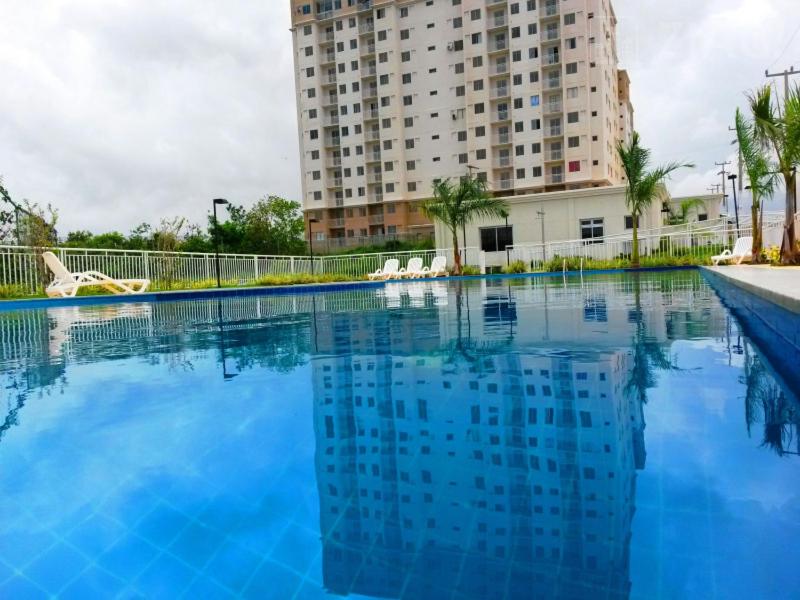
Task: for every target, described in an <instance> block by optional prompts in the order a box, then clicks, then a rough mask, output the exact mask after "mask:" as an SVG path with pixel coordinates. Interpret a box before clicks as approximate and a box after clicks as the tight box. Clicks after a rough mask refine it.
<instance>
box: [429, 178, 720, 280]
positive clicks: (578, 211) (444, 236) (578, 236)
mask: <svg viewBox="0 0 800 600" xmlns="http://www.w3.org/2000/svg"><path fill="white" fill-rule="evenodd" d="M692 197H693V198H694V197H696V198H699V199H700V200H702V201H703V203H704V206H705V208H693V209H692V210H691V211H689V221H690V222H698V221H707V220H715V219H718V218H719V217H720V208H721V203H722V196H721V195H701V196H692ZM686 199H687V198H670V196H669V193H668V192H667V191H666V189H665V190H664V191H663V193H662V196H661V198H660V199H659V200H657V201H655V202H653V205H652V206H651V207H650V209H649V210H647V211H646V212H645V213H644V214H643V215H642V216H641V217H640V222H639V229H640V230H652V229H657V228H659V227H662V226H664V225H665V223H666V222H667V218H668V216H669V215H668V214H667V213H666V212H665V211H664V205H665V203H669V206H670V209H671V210H672V211H673V213H677V212H678V207H679V206H680V203H681V202H682V201H684V200H686ZM505 200H506V202H507V203H508V207H509V215H508V219H501V218H493V219H479V220H476V221H473V222H472V223H470V224H469V225H467V227H466V230H465V231H460V232H459V243H460V244H461V245H462V246H466V247H467V248H469V249H470V250H469V251H468V254H467V262H468V263H470V264H477V263H478V260H477V256H475V254H474V252H475V249H478V250H481V251H483V252H485V258H486V266H487V267H489V268H491V267H500V266H503V265H505V264H506V261H507V260H508V256H507V253H506V248H507V247H509V246H514V247H520V246H525V245H533V244H542V243H543V242H544V243H545V244H548V245H549V244H553V243H554V242H567V241H571V242H574V243H576V244H578V245H580V244H596V243H599V242H600V241H601V240H603V239H606V238H611V237H615V236H623V235H625V234H626V233H631V230H632V228H633V218H632V217H631V215H630V211H629V210H628V207H627V205H626V203H625V186H605V187H597V188H591V189H580V190H567V191H561V192H551V193H541V194H528V195H520V196H510V197H508V198H506V199H505ZM465 235H466V240H465V239H464V236H465ZM451 237H452V236H451V234H450V232H449V230H448V229H447V228H446V227H444V226H443V225H442V224H441V223H437V224H436V244H437V247H439V248H449V247H451V246H452V239H451ZM625 248H626V251H628V252H629V251H630V250H629V249H628V247H627V246H625ZM470 251H471V252H472V253H473V256H469V252H470ZM609 258H610V256H609Z"/></svg>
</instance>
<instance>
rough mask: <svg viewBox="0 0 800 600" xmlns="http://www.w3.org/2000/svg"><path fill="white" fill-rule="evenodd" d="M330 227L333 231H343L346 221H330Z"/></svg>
mask: <svg viewBox="0 0 800 600" xmlns="http://www.w3.org/2000/svg"><path fill="white" fill-rule="evenodd" d="M328 227H330V228H331V229H341V228H342V227H344V219H328Z"/></svg>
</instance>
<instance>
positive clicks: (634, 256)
mask: <svg viewBox="0 0 800 600" xmlns="http://www.w3.org/2000/svg"><path fill="white" fill-rule="evenodd" d="M638 220H639V215H633V248H632V250H631V266H632V267H633V268H634V269H638V268H639V223H637V221H638Z"/></svg>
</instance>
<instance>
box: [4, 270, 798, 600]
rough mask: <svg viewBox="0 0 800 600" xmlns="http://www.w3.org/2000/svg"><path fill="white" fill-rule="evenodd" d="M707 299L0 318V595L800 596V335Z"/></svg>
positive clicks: (229, 302) (510, 284)
mask: <svg viewBox="0 0 800 600" xmlns="http://www.w3.org/2000/svg"><path fill="white" fill-rule="evenodd" d="M715 286H718V287H719V294H721V296H720V295H718V291H717V290H715V289H714V288H712V287H711V286H710V285H709V283H708V282H707V281H706V280H704V278H703V276H702V275H701V274H699V273H697V272H675V273H659V274H640V275H624V276H623V275H617V276H598V277H586V278H585V279H583V280H580V279H569V280H567V281H563V280H562V279H561V278H555V279H547V278H523V279H508V280H505V279H488V280H479V281H469V282H449V283H443V282H437V283H413V284H408V285H407V284H390V285H388V286H387V287H386V288H367V289H353V290H351V291H348V292H335V293H324V294H313V295H311V294H309V295H284V296H253V297H239V298H237V297H233V298H225V299H221V300H202V301H196V302H163V303H158V304H147V303H143V304H118V305H105V306H104V305H99V306H82V307H59V308H50V309H47V310H29V311H17V312H5V313H0V343H1V345H0V370H1V371H2V374H1V375H0V385H1V386H2V387H0V389H1V390H2V394H3V399H2V402H1V403H0V598H3V599H6V598H12V599H17V598H45V597H52V596H57V597H61V598H80V599H87V598H111V597H122V598H138V597H141V598H203V599H205V598H234V597H245V598H279V599H293V598H297V599H300V598H334V597H341V596H349V597H352V598H407V599H423V600H427V599H437V600H438V599H454V600H478V599H509V600H515V599H523V598H525V599H528V598H648V599H649V598H797V597H798V590H800V568H798V565H800V462H799V461H800V457H798V454H797V453H798V451H800V438H799V437H798V434H800V404H798V394H799V393H800V386H798V373H797V364H798V363H797V359H798V349H797V347H798V346H800V338H797V339H795V341H796V342H797V344H796V345H793V342H792V339H790V338H792V336H795V334H798V335H800V327H798V319H797V317H790V316H789V315H788V314H787V315H784V316H785V320H783V321H782V322H784V323H785V325H786V326H785V328H784V329H783V331H782V332H781V334H780V335H777V334H775V333H774V332H770V330H768V329H765V328H764V320H763V319H758V318H754V317H753V315H754V314H756V313H753V312H751V311H748V309H747V308H744V306H745V305H746V304H747V302H748V301H749V300H748V299H746V298H742V295H741V293H738V292H735V290H731V289H726V288H725V286H721V285H719V284H715ZM723 300H724V302H723ZM772 310H773V309H772V308H771V307H769V306H760V308H759V312H760V313H761V314H762V315H763V314H767V313H769V314H772V313H771V312H770V311H772ZM775 310H777V309H775Z"/></svg>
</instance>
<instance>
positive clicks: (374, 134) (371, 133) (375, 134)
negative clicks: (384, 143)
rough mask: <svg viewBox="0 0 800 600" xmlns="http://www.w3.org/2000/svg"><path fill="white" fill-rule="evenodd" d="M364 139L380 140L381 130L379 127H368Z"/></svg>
mask: <svg viewBox="0 0 800 600" xmlns="http://www.w3.org/2000/svg"><path fill="white" fill-rule="evenodd" d="M364 139H365V140H367V141H368V142H379V141H380V139H381V132H380V130H379V129H368V130H367V131H365V132H364Z"/></svg>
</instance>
